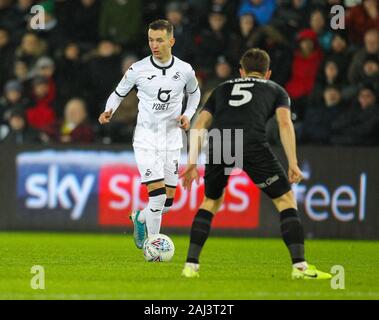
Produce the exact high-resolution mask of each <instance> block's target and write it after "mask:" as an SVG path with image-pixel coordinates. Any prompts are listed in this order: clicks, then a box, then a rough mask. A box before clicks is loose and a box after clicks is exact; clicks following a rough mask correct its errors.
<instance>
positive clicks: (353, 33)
mask: <svg viewBox="0 0 379 320" xmlns="http://www.w3.org/2000/svg"><path fill="white" fill-rule="evenodd" d="M346 29H347V30H348V31H349V34H350V39H351V40H352V41H353V42H354V43H355V44H358V45H361V44H362V43H363V36H364V34H365V33H366V31H368V30H370V29H379V2H378V0H363V1H362V4H360V5H357V6H355V7H353V8H351V9H350V10H349V11H348V12H347V15H346Z"/></svg>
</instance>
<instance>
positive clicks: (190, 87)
mask: <svg viewBox="0 0 379 320" xmlns="http://www.w3.org/2000/svg"><path fill="white" fill-rule="evenodd" d="M186 91H187V94H188V99H187V105H186V109H185V111H184V113H183V115H181V116H180V117H179V119H178V120H179V121H180V127H181V128H182V129H184V130H188V129H189V127H190V121H191V119H192V117H193V115H194V114H195V113H196V110H197V107H198V106H199V103H200V97H201V93H200V88H199V84H198V82H197V79H196V76H195V72H194V71H193V70H191V72H190V73H189V74H188V80H187V82H186Z"/></svg>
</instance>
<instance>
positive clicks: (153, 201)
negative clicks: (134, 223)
mask: <svg viewBox="0 0 379 320" xmlns="http://www.w3.org/2000/svg"><path fill="white" fill-rule="evenodd" d="M165 201H166V189H165V188H160V189H156V190H153V191H151V192H149V203H148V205H147V207H146V208H145V209H143V210H142V212H141V213H140V217H139V218H140V219H138V220H139V221H140V222H143V219H144V220H145V221H146V228H147V234H148V235H149V236H151V235H154V234H158V233H159V231H160V229H161V221H162V210H163V207H164V203H165ZM141 215H142V217H141ZM141 220H142V221H141Z"/></svg>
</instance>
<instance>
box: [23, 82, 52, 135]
mask: <svg viewBox="0 0 379 320" xmlns="http://www.w3.org/2000/svg"><path fill="white" fill-rule="evenodd" d="M32 91H33V92H32V95H33V98H34V101H35V104H34V106H32V107H29V108H28V109H27V110H26V118H27V121H28V124H29V125H30V126H31V127H32V128H35V129H39V130H42V129H45V128H46V127H48V126H49V125H51V124H52V123H54V121H55V111H54V109H53V102H54V98H55V95H54V92H51V91H49V80H48V79H47V78H45V77H42V76H37V77H35V78H34V79H33V83H32Z"/></svg>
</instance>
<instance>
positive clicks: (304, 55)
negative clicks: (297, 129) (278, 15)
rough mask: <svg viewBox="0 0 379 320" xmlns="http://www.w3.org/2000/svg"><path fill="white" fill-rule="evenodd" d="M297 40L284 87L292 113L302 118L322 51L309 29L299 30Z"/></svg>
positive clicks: (321, 57)
mask: <svg viewBox="0 0 379 320" xmlns="http://www.w3.org/2000/svg"><path fill="white" fill-rule="evenodd" d="M297 40H298V44H299V48H298V49H296V50H295V54H294V58H293V60H292V73H291V77H290V80H289V81H288V82H287V84H286V89H287V91H288V93H289V95H290V97H291V98H292V100H293V104H292V105H293V110H294V113H295V114H296V115H297V117H298V118H300V119H302V116H303V115H304V108H305V106H306V104H307V101H306V100H307V97H308V96H309V95H310V93H311V92H312V90H313V87H314V84H315V80H316V76H317V72H318V69H319V66H320V63H321V61H322V59H323V53H322V51H321V49H320V46H319V44H318V40H317V34H316V33H315V32H314V31H312V30H310V29H305V30H303V31H301V32H300V33H299V34H298V37H297Z"/></svg>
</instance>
